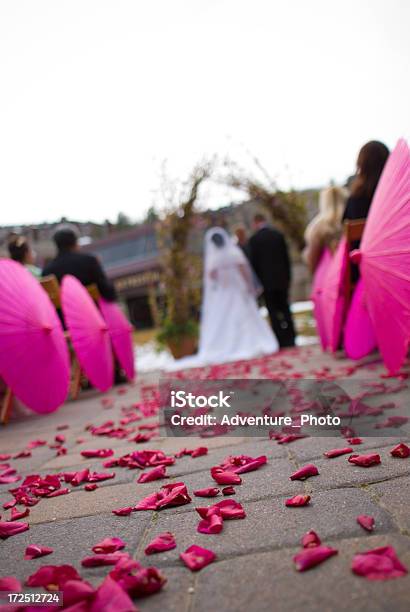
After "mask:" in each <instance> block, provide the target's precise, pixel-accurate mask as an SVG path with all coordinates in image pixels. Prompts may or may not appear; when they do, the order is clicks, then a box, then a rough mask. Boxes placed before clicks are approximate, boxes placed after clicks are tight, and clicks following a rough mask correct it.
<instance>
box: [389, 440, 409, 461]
mask: <svg viewBox="0 0 410 612" xmlns="http://www.w3.org/2000/svg"><path fill="white" fill-rule="evenodd" d="M390 454H391V455H392V457H400V459H406V458H407V457H410V448H409V447H408V446H407V444H404V442H401V443H400V444H397V446H395V447H394V448H392V449H391V451H390Z"/></svg>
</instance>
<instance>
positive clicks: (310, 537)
mask: <svg viewBox="0 0 410 612" xmlns="http://www.w3.org/2000/svg"><path fill="white" fill-rule="evenodd" d="M320 544H321V541H320V538H319V536H318V535H317V533H316V531H313V530H311V531H308V532H307V533H305V535H304V536H303V538H302V546H303V548H313V547H315V546H320Z"/></svg>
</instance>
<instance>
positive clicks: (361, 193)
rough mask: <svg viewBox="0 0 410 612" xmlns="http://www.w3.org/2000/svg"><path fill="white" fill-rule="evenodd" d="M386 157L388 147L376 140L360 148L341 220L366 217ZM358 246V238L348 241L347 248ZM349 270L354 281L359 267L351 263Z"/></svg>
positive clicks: (356, 247)
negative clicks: (354, 174) (355, 170)
mask: <svg viewBox="0 0 410 612" xmlns="http://www.w3.org/2000/svg"><path fill="white" fill-rule="evenodd" d="M388 157H389V149H388V148H387V147H386V145H385V144H383V143H382V142H379V141H378V140H371V141H370V142H368V143H366V144H365V145H364V146H363V147H362V148H361V149H360V151H359V155H358V158H357V172H356V177H355V179H354V180H353V182H352V190H351V194H350V197H349V198H348V200H347V204H346V209H345V212H344V214H343V219H342V220H343V221H349V220H350V221H353V220H355V219H366V218H367V215H368V213H369V209H370V205H371V203H372V199H373V195H374V192H375V191H376V187H377V184H378V182H379V179H380V176H381V173H382V172H383V168H384V164H385V163H386V161H387V158H388ZM359 246H360V240H354V241H353V242H351V243H350V245H349V248H350V250H351V251H353V250H354V249H358V248H359ZM350 270H351V272H350V278H351V281H352V282H353V283H356V282H357V280H358V279H359V276H360V274H359V267H358V266H357V265H356V264H351V266H350Z"/></svg>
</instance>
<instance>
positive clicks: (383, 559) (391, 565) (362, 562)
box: [352, 546, 407, 580]
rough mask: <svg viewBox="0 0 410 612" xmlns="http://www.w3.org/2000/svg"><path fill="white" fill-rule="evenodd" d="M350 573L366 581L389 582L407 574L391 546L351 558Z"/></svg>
mask: <svg viewBox="0 0 410 612" xmlns="http://www.w3.org/2000/svg"><path fill="white" fill-rule="evenodd" d="M352 571H353V572H354V573H355V574H357V575H358V576H363V577H364V578H367V579H368V580H390V579H391V578H400V577H402V576H405V575H406V574H407V568H406V567H405V566H404V565H403V564H402V563H401V561H400V560H399V558H398V557H397V554H396V551H395V550H394V548H393V547H392V546H382V547H380V548H375V549H373V550H368V551H366V552H364V553H357V554H356V555H355V556H354V557H353V561H352Z"/></svg>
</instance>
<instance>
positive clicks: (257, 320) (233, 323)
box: [168, 227, 279, 370]
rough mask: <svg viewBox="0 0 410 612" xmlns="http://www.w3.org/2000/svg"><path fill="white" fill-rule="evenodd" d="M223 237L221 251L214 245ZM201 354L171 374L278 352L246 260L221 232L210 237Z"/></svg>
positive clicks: (181, 361)
mask: <svg viewBox="0 0 410 612" xmlns="http://www.w3.org/2000/svg"><path fill="white" fill-rule="evenodd" d="M215 234H219V235H220V237H221V238H220V239H219V242H220V243H221V244H220V245H219V246H217V245H216V244H215V243H214V241H213V238H212V237H213V236H215ZM204 242H205V259H204V281H203V301H202V309H201V324H200V338H199V350H198V353H197V354H196V355H193V356H190V357H184V358H183V359H178V360H176V361H175V362H174V363H173V364H172V365H171V366H170V367H169V368H168V369H171V370H177V369H182V368H190V367H199V366H205V365H211V364H219V363H226V362H229V361H237V360H240V359H251V358H253V357H258V356H261V355H269V354H271V353H276V352H277V351H278V349H279V346H278V341H277V339H276V337H275V335H274V334H273V332H272V329H271V327H270V325H269V324H268V323H267V321H265V319H263V317H262V315H261V314H260V312H259V310H258V306H257V303H256V299H255V290H254V281H253V277H252V271H251V268H250V265H249V263H248V260H247V258H246V257H245V255H244V254H243V252H242V250H241V249H240V248H239V247H238V246H236V245H235V244H234V242H233V240H232V238H231V237H230V236H229V234H228V233H227V232H226V231H225V230H223V229H222V228H219V227H215V228H211V229H210V230H208V231H207V233H206V234H205V239H204Z"/></svg>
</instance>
